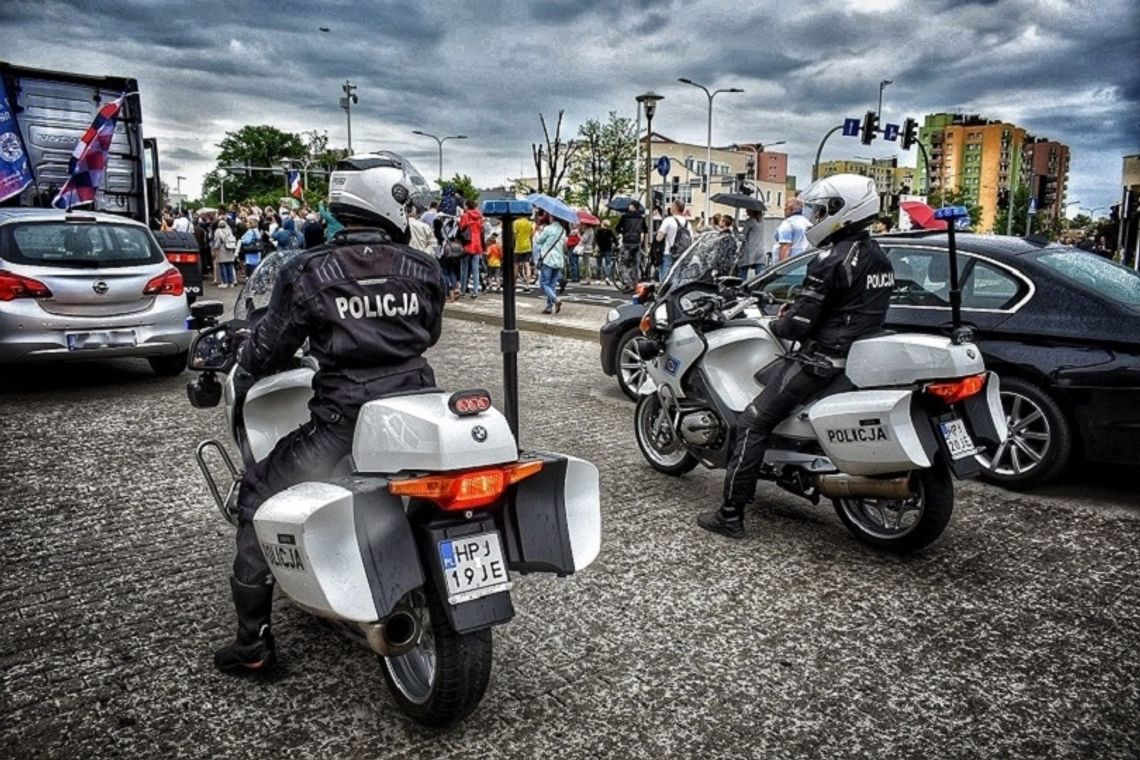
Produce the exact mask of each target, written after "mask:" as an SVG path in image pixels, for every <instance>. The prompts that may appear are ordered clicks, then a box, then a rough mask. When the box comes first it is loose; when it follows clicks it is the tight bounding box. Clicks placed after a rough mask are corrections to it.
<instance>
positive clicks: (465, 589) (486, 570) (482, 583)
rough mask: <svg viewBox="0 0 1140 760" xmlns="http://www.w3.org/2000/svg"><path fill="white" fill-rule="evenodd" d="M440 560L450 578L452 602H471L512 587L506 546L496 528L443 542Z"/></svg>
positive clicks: (448, 595)
mask: <svg viewBox="0 0 1140 760" xmlns="http://www.w3.org/2000/svg"><path fill="white" fill-rule="evenodd" d="M439 561H440V562H441V563H442V564H443V575H444V577H445V578H446V579H447V601H448V603H449V604H461V603H463V602H469V601H471V600H472V599H478V598H480V597H483V596H487V595H488V594H497V593H499V592H500V591H509V590H510V588H511V579H510V576H508V575H507V563H506V562H504V561H503V547H502V545H501V544H500V542H499V534H498V533H495V532H494V531H492V532H490V533H479V534H477V535H474V536H464V537H463V538H456V539H453V540H448V541H440V542H439Z"/></svg>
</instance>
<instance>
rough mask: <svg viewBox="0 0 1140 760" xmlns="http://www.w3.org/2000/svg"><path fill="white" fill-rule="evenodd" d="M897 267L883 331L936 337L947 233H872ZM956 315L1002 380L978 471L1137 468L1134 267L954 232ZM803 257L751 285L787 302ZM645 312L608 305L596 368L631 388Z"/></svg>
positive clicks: (1030, 242)
mask: <svg viewBox="0 0 1140 760" xmlns="http://www.w3.org/2000/svg"><path fill="white" fill-rule="evenodd" d="M876 239H877V240H878V241H879V244H880V245H882V246H883V249H884V250H885V251H886V252H887V255H888V256H889V257H890V259H891V263H892V264H893V266H894V270H895V291H894V294H893V296H892V299H891V308H890V311H889V312H888V314H887V325H886V326H887V327H888V328H890V329H893V330H898V331H914V332H940V331H942V330H943V329H944V328H945V326H946V325H947V324H948V323H949V321H950V304H949V290H950V284H949V272H950V267H949V257H948V255H947V240H946V234H945V233H943V232H922V233H901V234H895V235H884V236H879V237H877V238H876ZM957 240H958V250H959V255H960V259H959V262H958V269H959V277H960V279H961V287H962V318H963V321H965V322H967V323H969V324H972V325H973V326H974V327H975V329H976V341H977V344H978V346H979V347H980V348H981V350H982V353H983V355H984V356H985V360H986V366H987V368H989V369H992V370H994V371H996V372H997V373H998V374H999V375H1000V377H1001V384H1002V401H1003V404H1004V406H1005V410H1006V414H1007V416H1008V419H1009V424H1010V431H1011V435H1010V437H1009V438H1008V439H1007V440H1006V441H1005V443H1003V444H1002V445H1001V446H999V447H998V448H997V449H996V450H994V451H990V452H986V453H985V454H980V455H979V460H980V461H981V463H982V465H983V466H984V470H983V478H984V479H986V480H988V481H990V482H992V483H998V484H1001V485H1005V486H1008V487H1011V488H1028V487H1030V486H1035V485H1040V484H1042V483H1045V482H1047V481H1048V480H1050V479H1052V478H1054V477H1055V476H1056V475H1057V474H1058V473H1060V472H1061V470H1062V469H1064V467H1065V466H1066V465H1067V464H1068V463H1069V462H1070V461H1072V459H1073V458H1074V456H1075V455H1081V456H1083V458H1084V459H1085V460H1087V461H1092V462H1103V463H1114V464H1137V463H1140V274H1137V273H1136V272H1134V271H1132V270H1130V269H1126V268H1124V267H1121V266H1118V265H1116V264H1113V263H1112V262H1110V261H1107V260H1105V259H1103V258H1101V257H1099V256H1096V255H1093V254H1091V253H1088V252H1085V251H1080V250H1077V249H1075V248H1069V247H1063V246H1057V245H1053V244H1050V243H1048V242H1046V241H1041V240H1035V239H1033V238H1029V239H1025V238H1013V237H1004V236H994V235H971V234H959V235H958V236H957ZM808 261H809V257H808V256H801V257H798V258H795V259H791V260H790V261H786V262H783V263H781V264H779V265H777V266H775V267H773V268H772V269H771V270H769V271H768V272H767V273H766V274H764V275H763V276H761V277H760V278H759V279H757V280H756V282H755V284H754V286H753V289H754V290H756V291H764V292H768V293H771V294H772V295H773V296H775V297H776V298H777V299H784V300H786V299H790V298H792V297H794V296H795V295H796V293H797V292H798V291H799V288H800V285H801V282H802V280H803V277H804V273H805V271H806V270H807V264H808ZM643 313H644V307H643V306H640V305H625V306H622V307H620V308H618V309H615V310H612V311H611V312H610V314H609V317H610V319H609V321H607V323H606V324H605V325H604V326H603V327H602V330H601V341H602V369H603V371H605V373H606V374H608V375H614V374H616V375H618V380H619V383H620V384H621V385H622V389H623V390H625V391H626V393H627V394H631V395H633V394H635V388H636V386H637V384H638V383H640V382H642V376H641V375H640V374H639V371H638V368H639V366H640V365H639V362H637V360H636V353H635V352H634V351H633V345H632V344H631V343H630V341H631V339H632V338H634V337H636V336H637V334H638V323H639V322H640V320H641V315H642V314H643Z"/></svg>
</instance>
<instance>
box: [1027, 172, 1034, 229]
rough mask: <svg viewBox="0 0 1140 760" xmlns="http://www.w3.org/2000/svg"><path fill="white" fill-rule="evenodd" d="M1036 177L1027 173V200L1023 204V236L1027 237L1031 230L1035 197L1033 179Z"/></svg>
mask: <svg viewBox="0 0 1140 760" xmlns="http://www.w3.org/2000/svg"><path fill="white" fill-rule="evenodd" d="M1036 178H1037V175H1035V174H1031V175H1029V202H1028V203H1026V204H1025V237H1029V235H1030V234H1031V233H1032V231H1033V199H1034V198H1036V197H1037V192H1036V190H1035V188H1034V187H1033V180H1035V179H1036Z"/></svg>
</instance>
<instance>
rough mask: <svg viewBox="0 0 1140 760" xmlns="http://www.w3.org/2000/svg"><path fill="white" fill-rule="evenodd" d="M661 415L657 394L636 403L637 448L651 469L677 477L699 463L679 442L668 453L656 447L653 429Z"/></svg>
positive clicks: (634, 424)
mask: <svg viewBox="0 0 1140 760" xmlns="http://www.w3.org/2000/svg"><path fill="white" fill-rule="evenodd" d="M661 413H662V410H661V401H660V399H658V398H657V394H653V393H651V394H649V395H648V396H642V397H641V400H639V401H638V402H637V410H636V411H635V412H634V415H633V427H634V435H635V437H636V438H637V446H638V448H639V449H641V455H642V456H643V457H645V461H647V462H649V465H650V466H651V467H652V468H653V469H655V470H657V471H658V472H661V473H664V474H666V475H672V476H674V477H679V476H681V475H684V474H685V473H686V472H690V471H691V470H692V469H693V468H694V467H696V466H697V465H698V464H699V462H698V461H697V458H696V457H695V456H693V455H692V454H690V453H689V452H688V451H687V450H686V449H685V448H684V444H682V443H680V442H679V441H678V442H676V448H673V449H670V450H669V451H662V450H661V448H660V447H659V446H658V445H657V443H656V438H657V437H658V436H656V435H655V434H654V432H653V427H654V426H655V425H656V423H657V417H658V415H660V414H661ZM676 435H677V434H676V433H672V436H673V439H674V441H676Z"/></svg>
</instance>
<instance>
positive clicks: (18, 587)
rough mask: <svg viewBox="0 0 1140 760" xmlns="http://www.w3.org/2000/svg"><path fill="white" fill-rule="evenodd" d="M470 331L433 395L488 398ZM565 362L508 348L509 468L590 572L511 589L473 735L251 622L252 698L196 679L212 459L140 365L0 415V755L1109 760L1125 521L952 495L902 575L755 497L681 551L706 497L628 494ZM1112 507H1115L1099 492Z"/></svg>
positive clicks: (212, 540)
mask: <svg viewBox="0 0 1140 760" xmlns="http://www.w3.org/2000/svg"><path fill="white" fill-rule="evenodd" d="M496 350H497V332H496V331H495V330H492V329H488V328H486V327H483V326H480V325H477V324H473V323H470V322H460V321H456V320H448V321H447V323H446V327H445V336H444V339H443V341H442V342H441V344H440V345H439V346H438V347H437V348H436V349H434V350H433V351H432V353H431V359H432V360H433V362H434V364H435V366H436V367H437V371H438V373H439V375H440V377H441V380H442V382H443V383H444V384H446V385H447V386H450V387H459V386H461V385H482V386H486V387H488V388H490V389H491V390H492V392H493V393H495V394H496V397H501V392H500V382H499V379H500V372H499V366H498V356H497V354H496V353H495V352H496ZM596 354H597V347H596V344H592V343H589V342H586V341H574V340H569V339H566V338H558V337H552V336H545V335H535V334H529V333H528V334H526V335H525V336H524V352H523V355H522V357H521V368H522V371H521V374H522V376H523V377H524V378H526V382H525V385H524V388H523V391H522V402H523V410H524V419H523V443H524V445H527V446H532V447H545V448H551V449H555V450H563V451H567V452H569V453H573V454H577V455H580V456H585V457H588V458H590V459H592V460H594V461H596V462H597V463H598V464H599V466H600V467H601V471H602V484H603V515H604V521H605V523H604V524H605V539H604V545H603V551H602V554H601V556H600V558H599V560H598V561H597V562H596V563H595V564H594V565H593V566H592V567H591V568H589V570H588V571H586V572H584V573H582V574H581V575H579V576H576V577H572V578H568V579H562V580H559V579H551V578H536V577H528V578H525V579H522V580H521V581H520V582H519V584H518V585H517V587H516V588H517V592H516V597H515V601H516V608H517V609H518V616H517V617H516V619H515V620H514V621H513V622H512V623H511V624H510V625H508V626H506V627H504V628H501V629H499V630H498V631H497V632H496V634H495V647H496V650H495V657H496V660H495V669H494V673H493V676H492V681H491V686H490V689H489V691H488V694H487V697H486V699H485V700H484V702H483V704H482V706H481V707H480V709H479V710H478V711H477V712H476V713H475V714H474V715H473V716H472V717H471V718H470V719H468V720H467V721H466V722H465V723H464V724H462V725H461V726H459V727H457V728H454V729H451V730H447V731H443V732H441V733H430V732H427V731H424V730H422V729H420V728H418V727H417V726H415V725H414V724H412V723H410V722H409V721H407V720H406V719H404V718H402V717H401V716H400V715H399V714H397V713H396V712H395V711H394V709H393V703H392V701H391V699H390V698H389V697H388V695H387V693H386V691H385V689H384V686H383V683H382V679H381V675H380V669H379V665H378V663H377V661H376V658H375V657H373V656H372V655H370V654H369V653H368V652H367V651H365V650H363V649H361V648H359V647H357V646H356V645H354V644H350V643H347V642H345V641H342V640H340V639H338V638H337V637H335V636H333V635H331V634H328V633H326V632H324V631H323V629H321V628H319V627H318V626H317V625H316V624H315V623H314V622H313V621H312V620H311V619H309V618H308V617H306V616H305V615H303V614H301V613H300V612H298V611H297V610H296V609H293V608H291V607H289V606H288V605H287V604H284V603H282V604H280V605H279V607H278V611H277V615H276V632H277V635H278V641H279V644H280V647H281V650H282V654H283V656H284V658H285V659H284V662H283V667H282V668H281V669H280V672H279V674H278V675H277V676H276V677H274V678H272V679H267V680H258V681H249V680H245V681H241V680H231V679H228V678H224V677H222V676H219V675H217V674H215V673H214V671H213V669H212V667H211V665H210V660H209V655H210V650H211V648H212V647H213V646H215V645H216V644H218V643H219V642H222V641H223V640H225V639H226V638H227V636H228V635H229V634H230V633H231V622H230V620H231V618H230V615H231V612H230V609H229V602H228V600H227V593H228V590H227V586H226V576H227V566H228V564H229V561H230V558H231V554H230V541H231V540H232V531H231V530H230V529H229V527H228V526H226V525H224V524H222V523H220V522H219V520H218V519H216V518H215V516H214V515H213V514H212V512H211V509H210V508H209V507H208V497H207V494H206V492H205V489H204V488H203V487H202V486H201V484H200V483H199V479H198V477H197V473H196V470H195V468H194V466H193V463H192V458H191V451H192V448H193V445H194V444H195V442H196V441H197V440H199V439H200V438H203V437H206V436H212V435H219V434H221V433H222V431H223V423H222V413H221V411H220V410H206V411H200V410H193V409H191V408H190V407H189V406H188V405H187V404H186V402H185V395H184V393H183V389H182V388H183V384H184V382H185V378H182V379H158V378H156V377H154V376H153V375H151V374H150V373H149V370H148V369H147V367H146V365H145V364H144V363H141V362H130V361H124V362H113V363H106V364H99V365H92V366H86V367H82V368H80V367H71V368H67V369H66V370H62V371H61V370H42V371H20V372H16V373H12V374H10V375H8V376H7V379H6V380H5V381H4V382H3V388H2V389H0V429H2V433H3V434H2V436H0V440H2V441H3V445H2V446H0V473H3V475H4V476H5V477H4V494H5V497H6V498H5V499H3V501H2V502H0V530H2V532H3V536H4V539H5V541H4V571H3V573H2V574H0V665H2V673H3V675H2V680H0V756H4V757H20V758H29V757H164V758H165V757H202V758H207V757H209V758H213V757H266V756H274V757H289V758H310V757H311V758H331V757H371V758H412V757H424V758H437V757H463V758H535V757H550V758H594V757H622V758H674V757H677V758H689V757H717V758H720V757H724V758H730V757H731V758H738V757H820V758H833V757H871V758H882V757H892V758H912V757H913V758H919V757H923V758H925V757H940V758H978V757H1035V758H1036V757H1046V758H1049V757H1057V758H1060V757H1066V758H1101V757H1104V758H1107V757H1137V756H1140V686H1138V684H1140V657H1138V655H1137V651H1138V649H1140V540H1137V539H1138V538H1140V516H1138V515H1137V514H1136V513H1134V512H1131V511H1128V510H1127V509H1120V510H1103V509H1097V508H1096V505H1095V504H1094V503H1091V502H1089V501H1088V500H1084V499H1081V498H1079V497H1078V496H1076V495H1070V496H1068V497H1065V498H1050V499H1040V498H1037V497H1034V496H1030V495H1018V494H1009V493H1004V492H1002V491H998V490H994V489H991V488H988V487H984V486H977V485H971V486H970V487H969V488H965V489H962V491H961V496H960V500H959V504H958V509H957V512H956V515H955V519H954V522H953V523H952V524H951V526H950V528H949V530H948V532H947V534H946V536H945V537H944V539H943V540H942V541H941V542H939V543H937V544H936V545H934V546H933V547H931V548H930V549H929V550H927V551H926V552H924V553H922V554H920V555H918V556H915V557H911V558H905V559H900V558H895V557H890V556H884V555H882V554H879V553H877V552H875V551H872V550H870V549H867V548H864V547H863V546H861V545H859V544H857V543H855V542H854V541H853V540H851V539H850V538H849V537H848V534H847V533H846V532H845V531H844V529H843V528H842V526H841V525H840V523H839V521H838V520H837V518H836V517H835V516H834V514H833V513H832V512H831V510H830V509H829V508H827V507H824V506H820V507H814V508H813V507H811V506H810V505H806V504H801V503H800V502H798V501H797V500H795V499H794V498H793V497H791V496H787V495H784V494H783V493H782V492H780V491H778V490H775V489H773V488H770V487H768V486H761V490H760V494H759V496H760V498H759V499H758V506H755V507H753V508H751V509H750V511H749V513H748V531H749V535H748V538H747V540H745V541H741V542H735V543H730V542H727V541H725V540H722V539H720V538H718V537H715V536H711V535H708V534H704V533H702V532H700V531H699V530H698V529H696V528H695V526H694V525H693V518H694V516H695V514H696V513H697V511H698V510H700V509H702V508H704V507H706V506H708V505H709V504H712V503H714V502H715V500H716V497H717V494H718V492H719V488H720V478H719V476H718V475H717V474H715V473H708V472H703V471H698V472H694V473H693V474H691V475H689V476H686V477H685V478H683V479H680V480H673V479H669V478H665V477H663V476H658V475H656V474H653V473H652V472H651V471H650V470H649V469H648V467H647V466H646V465H645V464H644V463H643V462H642V460H641V457H640V455H639V453H638V452H637V450H636V446H635V444H634V442H633V437H632V434H631V421H630V415H631V407H630V404H629V402H628V401H626V400H625V399H624V397H622V396H620V394H619V393H618V391H617V388H616V387H615V385H614V384H613V382H612V380H611V379H609V378H603V377H602V376H601V375H600V372H599V371H598V368H597V356H596ZM1114 498H1116V499H1117V500H1118V501H1119V502H1120V503H1122V504H1123V503H1126V502H1128V501H1130V500H1134V499H1135V496H1134V493H1132V492H1123V491H1121V492H1116V495H1115V497H1114Z"/></svg>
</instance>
